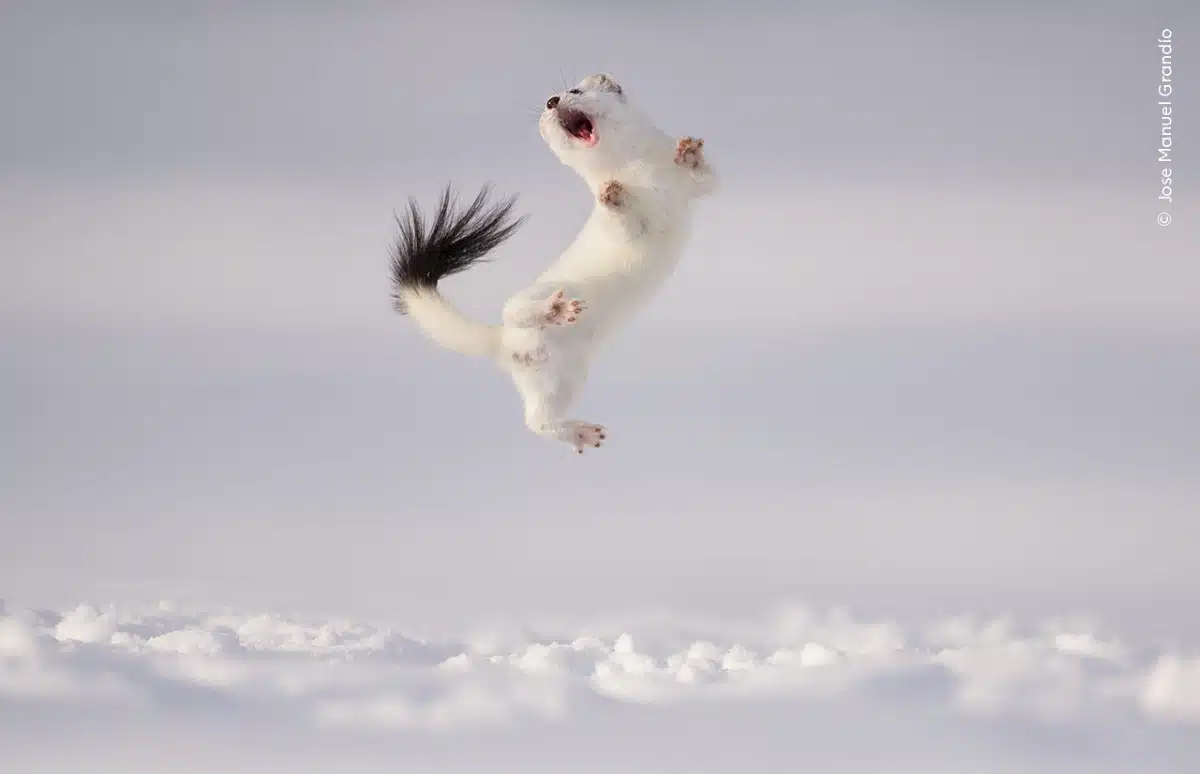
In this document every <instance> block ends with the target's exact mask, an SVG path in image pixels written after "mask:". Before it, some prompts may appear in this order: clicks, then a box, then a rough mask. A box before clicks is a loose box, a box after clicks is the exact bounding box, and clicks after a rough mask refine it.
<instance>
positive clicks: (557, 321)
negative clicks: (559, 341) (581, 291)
mask: <svg viewBox="0 0 1200 774" xmlns="http://www.w3.org/2000/svg"><path fill="white" fill-rule="evenodd" d="M584 309H587V304H585V303H584V302H583V301H581V300H580V299H578V298H567V296H566V293H564V292H563V291H561V290H560V291H558V292H557V293H555V294H554V295H552V296H550V301H549V305H548V308H547V309H546V323H547V324H548V325H568V324H570V323H573V322H575V321H576V320H578V319H579V315H580V314H582V313H583V310H584Z"/></svg>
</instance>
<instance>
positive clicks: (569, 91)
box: [567, 89, 583, 94]
mask: <svg viewBox="0 0 1200 774" xmlns="http://www.w3.org/2000/svg"><path fill="white" fill-rule="evenodd" d="M567 93H568V94H582V93H583V91H582V90H581V89H570V90H568V91H567Z"/></svg>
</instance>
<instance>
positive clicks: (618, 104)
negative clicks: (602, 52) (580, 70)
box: [538, 73, 658, 178]
mask: <svg viewBox="0 0 1200 774" xmlns="http://www.w3.org/2000/svg"><path fill="white" fill-rule="evenodd" d="M538 131H539V132H541V135H542V139H543V140H545V141H546V144H547V145H549V146H550V150H552V151H554V155H555V156H557V157H558V158H559V160H560V161H562V163H564V164H566V165H567V166H568V167H571V168H572V169H574V170H575V171H576V172H578V173H579V174H580V175H582V176H583V177H585V178H589V177H594V176H603V175H604V173H605V171H606V170H615V169H619V168H621V167H624V166H626V165H628V164H629V163H630V162H631V161H635V160H637V159H640V158H642V157H643V156H645V155H646V153H647V151H648V150H649V145H650V143H651V142H652V139H653V137H654V136H655V135H656V134H658V130H656V129H655V128H654V126H653V125H652V124H651V123H650V122H649V120H648V119H646V117H645V116H643V115H642V114H641V112H640V111H638V110H637V109H636V108H634V107H633V106H632V105H630V104H629V100H628V98H627V97H626V95H625V90H624V89H622V88H621V86H620V85H618V84H617V82H616V81H614V80H613V79H612V77H611V76H609V75H607V74H604V73H601V74H599V75H589V76H588V77H587V78H584V79H583V80H582V81H580V82H579V83H578V84H576V85H575V86H574V87H573V88H570V89H567V90H566V91H562V92H559V93H557V94H553V95H551V96H550V98H549V99H547V100H546V108H545V110H543V111H542V115H541V118H540V119H539V121H538Z"/></svg>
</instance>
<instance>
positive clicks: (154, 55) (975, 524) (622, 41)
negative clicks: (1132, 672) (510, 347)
mask: <svg viewBox="0 0 1200 774" xmlns="http://www.w3.org/2000/svg"><path fill="white" fill-rule="evenodd" d="M1197 15H1198V14H1197V11H1196V9H1195V8H1194V7H1190V6H1189V4H1187V3H1182V2H1180V3H1173V4H1172V3H1167V2H1162V3H1157V4H1145V3H1132V2H1129V3H1115V2H1108V3H1082V2H1060V3H1051V4H1045V3H1033V2H1018V3H1005V4H1001V5H999V6H992V5H988V6H987V7H986V8H985V7H983V4H952V3H946V2H924V3H910V4H906V5H905V7H904V8H903V9H902V10H901V9H899V8H897V7H896V6H894V5H892V4H887V3H882V2H876V3H856V4H843V3H821V2H814V3H793V4H788V5H785V4H767V3H763V4H759V5H744V4H743V5H737V6H735V5H734V4H717V3H688V4H667V3H649V4H645V5H635V4H633V3H621V2H618V3H608V4H602V5H599V6H597V5H593V4H588V5H584V4H580V3H540V2H514V3H505V4H503V5H502V6H501V5H498V4H483V3H476V4H463V3H443V4H432V3H431V4H422V5H417V4H412V3H400V4H397V3H391V4H389V3H367V2H346V3H339V4H336V5H335V4H332V3H293V2H289V3H283V2H271V1H267V2H257V3H253V4H233V3H203V4H202V3H182V2H166V3H154V4H151V3H138V2H120V1H114V2H107V3H104V4H90V3H78V2H77V3H65V2H39V3H12V4H6V5H5V6H4V8H3V10H2V11H0V93H2V94H3V95H4V113H5V117H4V119H3V121H0V257H2V264H0V358H2V360H0V362H3V372H2V374H0V426H2V427H3V430H2V432H0V591H2V592H3V594H4V595H5V596H7V597H9V598H10V599H11V600H13V601H16V602H20V603H21V604H28V605H43V604H44V605H60V604H73V603H75V602H77V601H80V600H89V601H104V600H107V599H128V600H143V599H144V600H155V599H158V598H171V599H176V600H198V601H203V602H213V603H224V604H234V605H255V606H258V605H264V606H265V605H271V606H275V607H276V608H279V607H286V608H292V609H304V610H313V611H321V610H336V611H339V612H341V613H355V614H363V615H368V614H369V615H373V616H386V617H388V618H391V619H396V620H403V621H453V620H459V619H462V620H467V619H470V620H478V619H479V618H480V617H481V616H482V617H486V616H496V617H500V618H503V617H505V616H511V615H517V614H526V613H531V612H551V613H553V612H568V613H571V614H584V613H586V612H587V611H589V610H593V609H595V610H611V609H619V610H629V609H644V608H671V609H675V610H698V611H704V612H720V611H724V610H730V611H742V610H758V609H761V608H762V607H764V606H765V605H768V604H772V603H774V602H777V601H779V600H781V599H798V600H805V601H811V602H814V603H818V604H828V603H838V604H848V605H850V606H852V607H853V608H854V609H856V610H863V611H866V612H871V613H874V612H886V613H889V614H891V613H898V612H904V611H910V612H920V611H925V610H929V611H933V610H937V611H938V612H956V611H958V610H961V609H971V610H979V611H983V612H986V611H1009V610H1029V611H1035V610H1039V609H1042V608H1045V609H1048V610H1055V611H1062V610H1064V609H1070V610H1080V611H1085V612H1095V613H1098V614H1102V615H1106V616H1110V617H1118V618H1127V619H1130V620H1132V619H1137V620H1138V621H1139V622H1141V623H1142V624H1143V625H1145V626H1148V627H1153V628H1155V629H1156V630H1157V631H1161V633H1162V634H1163V635H1164V636H1173V635H1176V634H1180V633H1181V632H1182V630H1183V628H1184V627H1186V626H1193V627H1195V626H1196V624H1188V623H1187V622H1186V621H1183V620H1181V618H1180V616H1178V615H1177V614H1176V611H1177V610H1179V609H1182V607H1183V606H1187V605H1189V604H1190V605H1191V606H1192V609H1195V604H1196V603H1197V602H1200V576H1198V575H1197V573H1196V563H1195V546H1196V545H1197V544H1200V518H1198V517H1200V477H1198V476H1197V475H1196V471H1197V468H1198V466H1200V411H1198V409H1200V397H1198V396H1200V356H1198V352H1200V350H1198V349H1197V347H1198V345H1200V305H1197V303H1196V297H1197V288H1200V265H1198V264H1197V261H1196V255H1197V245H1198V244H1200V241H1198V239H1197V237H1198V236H1200V232H1198V231H1197V228H1196V224H1197V223H1200V199H1198V198H1197V197H1196V194H1195V187H1194V186H1193V185H1192V184H1191V183H1190V182H1189V181H1190V180H1192V179H1193V178H1194V177H1195V175H1196V174H1198V173H1200V163H1197V162H1196V161H1195V159H1196V158H1197V156H1196V154H1195V152H1194V151H1193V150H1192V148H1195V147H1200V133H1197V132H1196V130H1195V126H1196V125H1197V124H1198V123H1200V118H1197V117H1196V116H1197V114H1196V110H1195V108H1194V105H1196V104H1200V103H1197V101H1196V92H1197V88H1196V82H1197V79H1196V78H1195V77H1190V76H1189V77H1188V78H1184V77H1183V74H1182V72H1181V74H1180V78H1179V82H1178V85H1177V90H1176V94H1175V97H1176V100H1177V104H1178V110H1177V116H1178V123H1177V126H1176V134H1175V138H1176V147H1177V148H1178V162H1177V164H1176V166H1177V167H1178V168H1179V170H1178V179H1177V181H1176V183H1177V184H1176V189H1175V190H1176V193H1177V196H1176V201H1175V203H1174V204H1173V205H1172V209H1171V213H1172V215H1173V217H1174V223H1173V224H1172V225H1171V226H1169V227H1167V228H1163V227H1160V226H1158V225H1157V224H1156V222H1155V215H1156V213H1157V212H1158V211H1159V209H1160V207H1159V203H1158V202H1157V200H1156V197H1157V195H1158V189H1159V165H1158V164H1157V162H1156V152H1155V149H1156V147H1157V145H1158V131H1159V123H1158V109H1157V105H1156V101H1157V99H1158V98H1157V95H1156V91H1155V89H1156V87H1157V84H1158V79H1159V56H1160V52H1159V50H1158V48H1157V43H1156V41H1157V38H1158V35H1159V31H1160V30H1161V28H1162V27H1164V26H1168V25H1169V26H1172V27H1174V28H1175V30H1176V37H1177V39H1178V40H1179V45H1178V52H1179V53H1178V56H1179V58H1180V60H1181V61H1183V60H1184V57H1185V54H1184V51H1185V50H1190V44H1188V43H1187V42H1186V40H1187V36H1186V35H1185V34H1183V33H1182V30H1185V29H1194V28H1195V25H1194V22H1195V21H1197ZM1197 50H1200V49H1197ZM1186 56H1189V57H1190V56H1191V55H1190V54H1187V55H1186ZM1183 69H1184V68H1183V67H1182V66H1181V67H1180V68H1179V70H1180V71H1182V70H1183ZM599 71H606V72H609V73H611V74H612V75H613V76H614V77H615V78H616V79H617V80H618V81H619V82H620V83H621V84H622V85H623V86H624V88H625V90H626V92H627V94H628V95H629V97H630V98H631V99H632V100H634V101H636V102H637V103H638V104H640V105H641V106H642V107H643V108H645V109H646V110H647V111H648V112H649V113H650V114H651V115H652V116H654V117H655V118H656V119H657V120H658V122H659V123H660V125H661V126H662V127H663V128H664V129H666V130H667V131H670V132H672V133H677V134H680V135H682V134H692V135H697V136H701V137H703V138H704V139H705V141H706V146H705V147H706V150H707V151H708V154H709V157H710V159H711V161H712V163H713V164H714V165H715V167H716V168H717V169H718V171H719V173H720V174H721V175H722V177H723V180H724V188H723V190H722V191H721V193H720V195H719V196H717V197H714V198H712V199H709V200H706V201H704V202H703V203H702V204H701V205H700V207H699V212H698V216H697V228H696V234H695V239H694V241H693V243H692V246H691V248H690V250H689V252H688V255H687V257H686V259H685V261H684V263H683V265H682V266H681V268H680V270H679V272H678V274H677V275H676V276H675V277H674V278H673V280H672V281H671V282H670V284H669V285H667V287H666V289H665V291H664V292H663V293H662V295H661V296H659V297H658V298H657V300H656V301H655V303H654V304H653V306H651V307H650V308H648V309H646V310H645V312H644V313H643V314H642V315H641V316H640V317H639V318H638V319H637V320H636V321H635V322H634V323H633V324H632V325H631V327H630V328H628V329H627V330H625V331H624V332H623V334H622V335H621V336H620V337H618V338H617V339H616V340H615V342H614V343H613V345H612V346H611V348H610V349H608V350H607V351H605V352H604V353H603V355H602V356H601V359H600V361H599V362H598V364H597V366H596V368H595V369H594V372H593V377H592V380H591V382H590V384H589V387H588V392H587V394H586V396H585V398H584V400H583V402H582V404H581V406H580V408H579V410H578V414H579V416H581V417H584V418H587V419H589V420H593V421H597V422H601V423H604V424H606V425H607V426H608V427H609V428H610V430H611V442H610V443H609V444H607V445H606V446H605V448H604V449H602V450H598V451H597V452H595V453H591V454H587V455H584V456H583V457H576V456H575V455H573V454H570V453H569V452H566V451H564V449H562V448H558V447H557V446H554V445H551V444H549V443H546V442H544V441H542V440H541V439H538V438H536V437H534V436H532V435H531V434H529V433H528V431H527V430H525V428H524V427H523V424H522V420H521V411H520V406H519V402H518V400H517V397H516V394H515V392H514V391H513V389H512V388H511V387H510V386H509V385H508V384H507V382H506V379H505V377H503V376H502V375H501V374H500V373H498V372H496V371H494V370H493V368H492V366H490V365H489V364H486V363H483V362H479V361H472V360H468V359H466V358H462V357H459V356H456V355H453V354H450V353H447V352H444V351H441V350H438V349H436V348H435V347H434V346H433V345H431V344H429V343H427V342H425V341H424V340H423V339H421V338H420V336H419V335H418V333H417V331H416V329H415V327H414V326H413V325H412V324H411V323H410V321H408V320H406V319H404V318H401V317H398V316H396V315H395V314H394V313H393V312H392V311H391V306H390V298H389V294H390V290H391V289H390V287H389V276H388V267H387V261H388V250H389V247H390V245H391V241H392V239H393V238H394V221H393V212H394V211H395V210H397V209H398V208H399V207H401V206H403V204H404V202H405V201H406V199H407V197H409V196H415V197H417V198H418V200H420V201H422V202H424V203H431V202H432V200H433V198H434V197H435V196H436V194H437V192H438V190H439V189H440V188H441V187H442V186H443V185H444V184H446V183H447V182H453V183H455V184H456V185H457V186H458V187H459V188H460V189H461V190H462V191H463V192H464V193H465V194H467V195H471V194H473V193H474V191H475V190H476V189H477V187H478V186H479V185H481V184H483V183H484V182H488V181H491V182H493V183H494V184H495V185H496V189H497V191H498V192H499V193H501V194H508V193H516V194H520V197H521V198H520V200H519V204H518V209H519V210H520V211H521V212H523V213H528V214H529V215H530V216H531V219H530V221H529V222H528V223H527V225H526V226H525V227H524V228H523V229H522V230H521V231H520V232H519V233H518V234H517V235H516V236H515V237H514V238H513V239H512V240H511V241H510V242H508V243H507V244H505V245H504V246H503V247H502V248H501V249H500V250H499V251H498V252H497V253H496V255H495V260H494V261H492V262H491V263H489V264H487V265H486V266H483V267H481V268H479V269H477V270H474V271H472V272H470V273H468V274H465V275H462V276H461V277H455V278H453V279H451V280H449V281H447V282H446V283H445V284H444V286H443V289H444V291H445V292H446V294H447V295H448V296H450V297H451V298H452V299H453V300H454V302H455V303H456V304H458V305H460V306H461V307H462V308H464V309H466V310H468V311H470V312H471V313H472V314H474V315H476V316H478V317H480V318H482V319H487V320H497V319H498V317H499V309H500V306H501V304H502V302H503V299H504V298H505V297H506V296H507V295H508V294H509V293H511V292H513V291H515V290H517V289H518V288H520V287H521V286H522V284H523V283H524V282H526V281H528V280H529V279H530V278H532V277H533V276H534V275H535V274H536V273H538V272H539V271H540V270H541V269H542V268H543V267H544V266H545V265H547V264H548V263H549V262H550V261H551V260H553V259H554V258H555V257H556V255H557V253H558V251H559V250H561V249H562V248H563V247H564V246H565V245H566V244H567V242H568V241H569V240H570V239H571V238H572V236H573V235H574V233H575V232H576V230H577V229H578V228H579V227H580V225H581V224H582V222H583V220H584V219H585V218H586V216H587V212H588V210H589V208H590V206H591V202H590V199H589V196H588V193H587V191H586V189H585V188H584V186H583V184H582V183H581V182H580V181H579V180H578V179H577V178H575V177H574V175H573V174H572V173H571V172H570V170H568V169H567V168H565V167H563V166H561V165H560V164H559V163H558V162H557V161H556V160H555V158H554V157H553V156H552V155H551V154H550V152H549V151H548V150H547V149H546V148H545V147H544V145H543V144H542V141H541V139H540V138H539V137H538V134H537V131H536V127H535V120H536V112H537V110H538V109H539V108H540V106H541V105H542V104H543V103H544V101H545V99H546V97H547V96H549V95H550V94H551V93H553V92H555V91H557V90H560V89H562V88H564V87H565V85H566V84H570V83H573V82H575V81H576V80H578V79H580V78H582V77H584V76H586V75H588V74H590V73H593V72H599ZM1189 170H1195V171H1194V172H1190V171H1189Z"/></svg>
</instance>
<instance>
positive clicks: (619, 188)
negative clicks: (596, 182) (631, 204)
mask: <svg viewBox="0 0 1200 774" xmlns="http://www.w3.org/2000/svg"><path fill="white" fill-rule="evenodd" d="M597 198H598V199H599V200H600V203H601V204H603V205H605V206H607V207H613V208H617V207H620V206H621V205H622V204H624V203H625V199H626V196H625V186H623V185H621V184H620V183H618V182H617V181H616V180H609V181H608V182H607V183H605V184H604V185H602V186H600V194H599V196H597Z"/></svg>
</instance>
